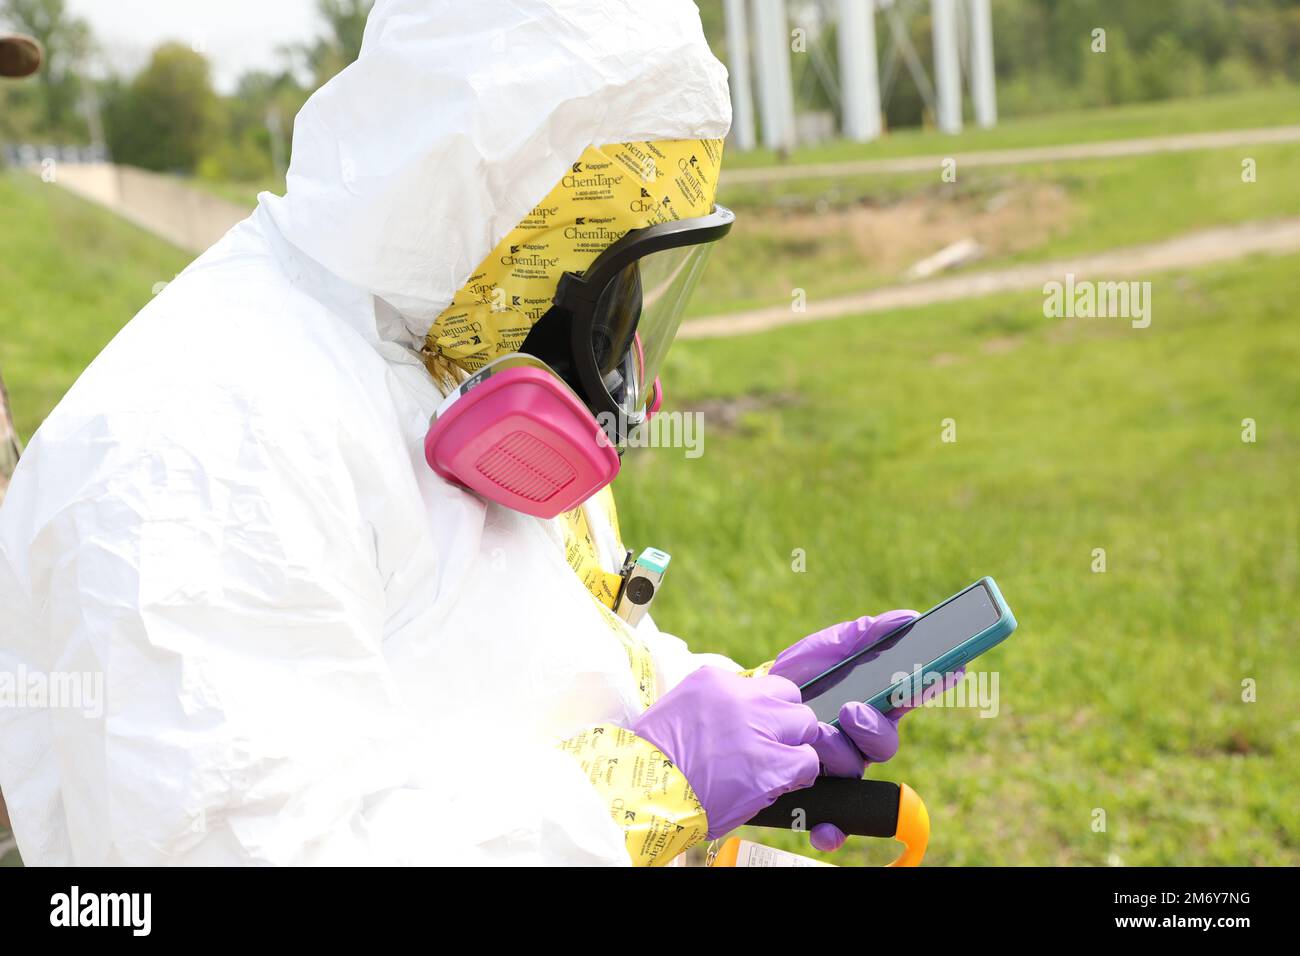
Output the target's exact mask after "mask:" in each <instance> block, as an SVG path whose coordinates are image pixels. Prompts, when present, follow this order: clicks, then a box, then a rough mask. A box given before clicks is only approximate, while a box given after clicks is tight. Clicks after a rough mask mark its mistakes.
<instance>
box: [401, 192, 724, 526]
mask: <svg viewBox="0 0 1300 956" xmlns="http://www.w3.org/2000/svg"><path fill="white" fill-rule="evenodd" d="M734 220H735V216H734V215H733V214H732V212H731V211H730V210H729V209H726V208H724V207H722V206H718V205H714V206H713V208H712V211H710V212H709V213H708V214H707V215H703V216H696V217H692V218H686V219H678V220H674V221H669V222H662V223H657V224H655V225H651V226H647V227H644V228H640V229H633V230H631V231H629V232H627V233H626V234H624V235H623V236H622V238H620V239H618V240H617V241H615V242H614V243H613V244H612V245H610V246H609V247H608V248H606V249H605V250H604V251H603V252H602V253H600V254H599V255H598V256H597V257H596V259H595V260H594V261H593V262H592V263H591V265H590V266H588V267H587V268H586V269H584V270H582V271H581V272H576V271H571V272H565V273H563V275H562V276H561V277H560V280H559V283H558V285H557V286H556V289H555V294H554V298H553V299H552V301H551V304H550V307H549V308H548V309H547V310H546V311H545V313H544V314H543V315H542V316H541V318H540V319H539V320H538V321H537V322H536V323H535V324H534V325H533V326H532V328H531V329H530V330H529V331H528V334H527V336H526V337H525V338H524V340H523V343H522V345H520V346H519V349H518V351H516V352H512V353H509V354H505V355H502V356H500V357H498V358H495V359H493V360H491V361H489V362H487V363H486V364H485V365H483V366H482V367H481V368H479V369H477V370H476V371H474V372H473V373H472V374H471V375H470V376H469V377H468V378H467V379H465V380H464V381H463V382H461V383H460V384H459V386H458V387H456V388H455V389H454V390H453V391H451V393H450V394H448V395H447V397H446V399H445V400H444V401H443V402H442V404H441V405H440V406H439V408H438V410H437V411H436V412H435V413H434V417H433V421H432V423H431V425H430V427H429V431H428V433H427V435H426V436H425V442H424V454H425V459H426V460H427V461H428V463H429V466H430V467H431V468H432V469H433V470H434V471H435V472H437V473H438V474H439V475H441V476H442V477H443V478H445V479H447V480H448V481H452V482H455V483H457V484H460V485H463V486H464V487H466V488H469V489H470V490H472V491H474V492H476V493H477V494H479V495H481V496H483V497H484V498H486V499H488V500H490V501H496V502H499V503H500V504H503V505H505V506H507V507H509V508H513V509H515V510H517V511H521V512H524V513H525V514H530V515H535V516H537V517H541V518H553V517H555V516H556V515H559V514H561V513H563V512H565V511H568V510H571V509H573V508H576V507H577V506H578V505H580V504H581V503H582V502H583V501H585V500H587V499H588V498H589V497H591V496H592V495H593V494H595V493H596V492H597V491H599V490H600V489H601V488H603V487H604V486H605V485H607V484H609V483H610V482H611V481H612V480H613V479H614V477H615V476H616V475H617V474H618V471H619V462H620V449H621V448H622V447H623V446H624V445H625V443H626V442H627V439H628V437H629V435H630V434H631V433H632V432H633V431H634V430H635V429H637V428H639V427H641V426H642V425H644V424H645V423H646V422H647V421H649V419H650V418H651V417H652V416H653V415H654V414H655V412H656V411H658V409H659V407H660V405H661V404H662V402H663V391H662V388H661V386H660V384H659V378H658V373H659V368H660V365H661V364H662V362H663V359H664V356H665V355H666V354H667V352H668V348H669V346H670V345H671V344H672V341H673V338H674V337H675V336H676V334H677V329H678V326H679V325H680V324H681V319H682V313H683V311H684V310H685V307H686V304H687V302H688V301H689V300H690V296H691V293H692V291H693V290H694V288H695V284H696V283H697V282H698V281H699V278H700V275H701V273H702V272H703V271H704V266H705V263H706V262H707V261H708V257H709V252H710V250H711V249H712V247H713V243H715V242H717V241H718V240H719V239H721V238H722V237H723V236H725V235H726V234H727V233H728V232H729V231H730V230H731V225H732V223H733V222H734Z"/></svg>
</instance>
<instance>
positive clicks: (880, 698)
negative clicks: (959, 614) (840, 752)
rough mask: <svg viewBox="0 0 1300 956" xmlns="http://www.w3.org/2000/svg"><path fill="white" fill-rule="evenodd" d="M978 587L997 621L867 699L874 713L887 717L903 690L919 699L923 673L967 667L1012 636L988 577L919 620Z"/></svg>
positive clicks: (1009, 618) (1007, 611) (1010, 617)
mask: <svg viewBox="0 0 1300 956" xmlns="http://www.w3.org/2000/svg"><path fill="white" fill-rule="evenodd" d="M981 587H982V588H985V589H986V590H987V592H988V596H989V600H990V601H991V602H992V604H993V609H994V610H995V611H996V612H997V614H998V619H997V621H995V622H994V623H993V624H990V625H989V626H988V627H986V628H984V630H982V631H980V632H979V633H978V634H975V635H974V636H972V637H968V638H967V639H966V640H964V641H962V642H961V643H960V644H958V645H957V646H956V647H954V648H952V649H951V650H950V651H948V652H947V653H945V654H943V655H942V656H940V657H938V658H937V659H935V660H933V661H931V662H930V663H928V664H926V665H925V666H924V667H919V668H917V669H916V670H914V671H912V673H911V674H909V675H907V676H906V677H904V678H902V679H901V680H898V681H895V682H894V683H893V684H890V685H889V686H888V687H886V688H885V689H884V690H882V691H881V692H880V693H878V694H876V695H875V696H874V697H872V698H871V699H870V700H868V701H867V703H868V704H870V705H871V706H872V707H874V708H876V710H878V711H880V712H881V713H882V714H887V713H889V712H890V711H892V710H893V709H894V708H893V707H892V706H891V705H890V703H889V702H890V700H891V699H894V695H895V694H897V693H898V692H899V691H901V690H903V689H906V690H907V699H909V700H914V699H917V698H918V697H919V696H920V694H921V691H922V690H923V689H924V680H925V675H926V674H947V673H948V672H950V671H955V670H956V669H957V668H959V667H963V666H965V665H966V664H969V663H970V662H971V661H973V660H974V659H975V658H977V657H979V656H980V655H981V654H983V653H984V652H985V651H987V650H989V649H990V648H992V647H995V646H997V645H998V644H1001V643H1002V642H1003V641H1005V640H1006V639H1007V638H1008V637H1010V636H1011V632H1012V631H1014V630H1015V629H1016V616H1015V615H1014V614H1012V613H1011V608H1010V607H1008V606H1007V602H1006V599H1005V598H1003V597H1002V592H1001V591H1000V590H998V585H997V582H996V581H994V580H993V579H992V578H990V577H983V578H980V579H979V580H978V581H976V582H975V583H974V584H972V585H970V586H969V587H965V588H962V589H961V590H960V591H958V592H957V593H956V594H954V595H953V596H952V597H950V598H948V599H947V600H945V601H940V602H939V603H938V604H936V605H935V606H934V607H932V608H930V610H929V611H926V612H925V614H922V615H921V617H925V616H926V614H929V613H931V612H932V611H936V610H938V609H939V608H941V607H943V606H944V605H945V604H950V603H952V602H953V601H956V600H957V599H958V598H960V597H962V596H963V595H965V594H967V593H969V592H970V591H973V590H975V589H976V588H981ZM916 620H920V618H917V619H916ZM912 623H914V622H909V623H907V624H904V625H902V627H898V628H895V629H894V630H892V631H890V632H889V633H888V634H886V635H885V636H884V637H882V638H880V640H879V641H876V642H875V643H873V644H872V645H871V647H866V648H863V649H862V650H861V651H859V652H858V653H857V654H854V655H853V656H852V657H850V658H847V659H846V660H843V661H840V663H838V664H836V665H835V666H834V667H831V668H828V669H827V670H825V671H823V672H822V673H820V674H818V675H817V676H816V677H814V678H813V679H812V680H810V681H807V682H806V683H804V684H801V685H800V686H799V689H800V690H801V691H803V690H806V689H807V688H809V687H811V686H812V685H813V684H816V683H817V682H818V681H819V680H821V679H822V678H823V677H826V676H828V675H830V674H833V673H834V672H835V671H837V670H839V669H840V668H842V667H851V666H853V662H854V661H855V660H857V658H858V657H860V656H861V655H862V654H866V653H868V652H870V650H871V648H872V647H875V646H876V645H877V644H880V643H881V642H883V641H887V640H889V638H890V637H892V636H893V635H894V634H897V633H898V632H899V631H901V630H902V629H903V628H905V627H911V626H912ZM805 699H806V698H805ZM845 703H848V701H845ZM838 725H839V718H836V719H835V720H833V721H831V726H832V727H834V726H838Z"/></svg>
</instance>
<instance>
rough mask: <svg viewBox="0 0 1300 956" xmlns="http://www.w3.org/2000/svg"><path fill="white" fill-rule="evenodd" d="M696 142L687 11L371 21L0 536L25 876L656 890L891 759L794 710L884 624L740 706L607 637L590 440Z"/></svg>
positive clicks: (636, 359)
mask: <svg viewBox="0 0 1300 956" xmlns="http://www.w3.org/2000/svg"><path fill="white" fill-rule="evenodd" d="M729 121H730V108H729V102H728V91H727V84H726V73H725V70H724V69H723V67H722V66H721V64H719V63H718V62H717V61H716V60H715V59H714V57H713V56H712V55H711V54H710V52H709V48H708V46H707V45H706V43H705V40H704V37H703V34H702V31H701V27H700V22H699V18H698V13H697V12H696V10H695V8H694V6H693V5H692V4H691V3H689V2H687V0H657V2H655V3H643V2H635V0H604V2H602V3H600V4H591V3H589V2H585V0H477V2H475V3H463V2H452V0H442V2H439V0H379V2H378V3H377V4H376V6H375V9H374V12H373V13H372V15H371V18H370V22H369V24H368V27H367V30H366V34H365V42H364V46H363V49H362V52H361V56H360V59H359V60H358V62H356V63H355V64H353V65H352V66H350V67H349V68H347V69H346V70H344V71H343V72H342V73H341V74H340V75H339V76H337V77H336V78H335V79H334V80H332V81H331V82H329V83H328V84H326V85H325V86H324V87H323V88H322V89H321V90H319V91H318V92H317V93H316V94H315V95H314V96H313V97H312V98H311V100H310V101H309V102H308V103H307V105H306V106H305V107H304V109H303V110H302V112H301V114H300V115H299V117H298V119H297V122H296V126H295V131H294V143H293V161H292V168H291V170H290V174H289V177H288V189H287V191H286V195H285V196H284V197H275V196H271V195H269V194H263V195H262V197H261V199H260V203H259V206H258V208H257V210H256V211H255V212H254V213H253V215H252V216H250V217H249V218H248V219H247V220H246V221H245V222H243V223H241V224H240V225H238V226H236V227H235V228H234V229H232V230H231V232H230V233H229V234H228V235H227V236H226V237H225V238H224V239H222V240H221V241H220V242H218V243H217V244H216V245H215V246H214V247H213V248H211V249H210V250H209V251H208V252H207V253H205V254H204V255H203V256H201V257H200V258H199V259H198V260H197V261H195V262H194V263H193V264H192V265H191V266H190V267H189V268H188V269H186V270H185V272H184V273H183V274H182V275H181V276H179V277H178V278H177V279H176V280H175V281H173V282H172V283H171V284H170V285H169V286H168V287H167V288H166V290H165V291H164V292H162V293H161V294H160V295H158V296H157V297H156V299H155V300H154V301H153V302H152V303H151V304H150V305H149V306H148V307H146V308H145V309H144V310H143V311H141V313H140V314H139V315H138V316H136V318H135V319H134V320H132V321H131V322H130V323H129V324H128V325H127V326H126V327H125V328H124V329H123V330H122V332H121V333H120V334H119V335H118V336H117V337H116V338H115V339H114V340H113V342H112V343H111V344H110V345H109V346H108V347H107V348H106V349H105V350H104V352H103V353H102V354H101V355H100V356H99V357H98V358H97V359H96V360H95V361H94V362H93V363H92V364H91V366H90V367H89V368H88V369H87V370H86V371H85V373H84V374H83V375H82V376H81V378H80V379H79V380H78V381H77V383H76V384H75V385H74V387H73V388H72V389H71V390H70V391H69V393H68V394H67V396H66V397H65V398H64V399H63V401H62V402H61V403H60V404H59V405H58V407H57V408H56V409H55V411H54V412H53V413H52V414H51V415H50V416H49V418H48V419H47V420H46V421H45V422H44V424H43V425H42V427H41V428H40V429H39V431H38V432H37V434H36V435H35V436H34V438H33V440H32V441H31V443H30V446H29V448H28V449H27V452H26V454H25V455H24V457H23V459H22V461H21V463H20V464H19V467H18V470H17V472H16V474H15V477H14V479H13V483H12V486H11V488H10V491H9V494H8V498H7V499H6V501H5V502H4V505H3V508H2V509H0V675H2V676H3V679H4V680H5V681H6V682H7V685H8V691H9V694H10V696H11V698H12V700H11V701H10V703H11V704H12V706H5V707H0V789H2V790H3V793H4V796H5V798H6V800H7V802H8V807H9V812H10V815H11V817H12V820H13V827H14V833H15V837H16V839H17V842H18V846H19V849H20V851H21V853H22V855H23V857H24V859H25V861H26V862H28V863H29V864H175V863H185V864H232V863H235V864H237V863H262V864H266V863H270V864H309V863H310V864H317V863H319V864H345V863H366V864H372V863H547V864H628V863H636V864H663V863H666V862H668V861H670V860H672V859H674V858H675V857H677V856H678V855H679V854H680V853H681V852H682V850H684V849H685V848H686V847H687V846H689V845H691V844H692V843H694V842H697V841H699V840H702V839H704V838H705V837H706V835H708V836H718V835H720V834H722V833H725V832H727V830H729V829H731V828H732V827H734V826H736V825H738V824H740V823H743V822H744V821H745V820H746V819H748V818H749V816H751V815H752V814H753V813H754V812H756V811H757V810H759V809H761V808H762V807H763V806H766V805H767V804H769V803H770V802H771V801H772V800H774V799H775V798H776V797H777V796H779V795H780V794H781V793H784V792H786V791H789V790H792V789H795V788H799V787H804V786H808V785H810V784H811V783H812V782H813V780H814V778H815V777H816V776H817V774H818V772H819V770H820V771H822V772H827V773H834V774H839V775H855V774H856V775H860V774H861V773H862V771H863V768H864V766H865V765H866V763H867V762H868V761H869V760H883V759H888V757H889V756H890V755H891V754H892V753H893V750H894V749H895V748H896V746H897V733H896V730H895V728H894V724H893V722H891V721H889V720H886V719H885V718H882V717H880V715H879V714H877V713H875V712H874V711H871V712H870V713H864V712H861V711H860V710H859V711H854V712H852V713H846V714H845V715H842V721H841V722H842V725H843V728H844V729H843V730H838V729H832V728H830V727H828V726H827V725H825V724H818V723H817V722H816V720H815V718H814V717H813V716H812V713H811V711H810V710H808V708H806V707H804V706H803V705H802V704H801V703H799V697H798V691H797V689H796V687H795V683H794V682H795V681H797V680H799V679H800V675H801V674H802V673H804V672H806V671H807V670H808V669H809V668H810V667H813V666H815V665H816V666H819V665H817V655H818V654H821V655H823V656H824V655H825V654H826V653H827V651H828V649H829V651H830V652H831V653H832V656H835V655H840V654H844V653H848V652H849V651H850V650H852V648H853V647H856V646H861V645H863V643H864V642H866V641H868V640H871V639H874V638H875V637H878V636H879V634H881V633H883V629H887V628H889V627H891V626H896V625H897V623H898V621H899V620H900V619H901V618H900V615H902V616H903V617H905V612H900V613H899V614H895V615H885V616H883V617H881V618H875V619H872V618H862V619H860V620H858V621H854V622H848V623H847V624H844V625H839V626H837V627H835V628H829V629H827V630H826V631H823V632H820V633H819V634H815V635H812V636H811V637H809V638H806V639H804V640H803V641H801V642H799V643H797V644H796V645H794V646H793V647H792V648H791V649H789V650H787V651H786V652H785V653H783V654H782V656H781V657H779V658H778V659H777V661H776V662H775V663H773V664H769V665H764V666H763V667H761V668H759V669H756V670H754V671H748V672H742V671H741V668H740V666H739V665H737V664H734V663H733V662H731V661H729V660H727V659H725V658H722V657H718V656H710V655H701V654H693V653H692V652H691V651H690V650H688V648H687V646H686V645H685V644H684V643H683V642H682V641H681V640H679V639H677V638H675V637H671V636H669V635H667V634H663V633H660V632H659V631H658V630H657V629H656V628H655V626H654V624H653V621H652V620H650V619H649V618H648V617H647V618H645V619H643V620H642V621H641V622H640V623H639V624H638V625H637V626H636V627H631V626H629V625H627V624H626V623H625V622H623V621H622V620H621V619H620V618H618V617H617V616H616V615H615V614H613V613H612V611H611V609H610V608H611V600H610V597H611V592H612V591H613V590H616V589H617V582H618V576H617V574H618V571H619V570H620V567H621V565H622V564H623V559H624V550H623V547H624V546H623V543H622V542H621V541H620V540H619V534H618V528H617V521H616V518H615V516H614V513H613V508H612V500H611V498H610V495H609V492H608V490H603V489H604V486H605V485H607V484H608V481H609V479H610V478H611V477H612V472H614V471H616V470H617V456H616V455H614V453H613V452H612V451H611V448H610V445H609V444H608V443H604V442H602V441H601V436H606V437H609V436H617V435H621V434H622V432H621V431H620V426H618V425H614V426H611V427H608V428H607V427H606V426H605V425H604V424H598V425H590V423H589V422H588V418H590V419H591V420H592V421H593V422H594V421H597V419H596V418H595V416H596V414H597V413H598V412H611V411H612V412H617V413H618V414H619V415H622V416H624V417H627V418H629V420H631V421H632V422H633V424H635V422H636V421H638V420H642V419H644V417H645V416H647V415H648V414H649V413H650V410H651V407H652V405H653V404H655V403H657V400H658V396H659V395H660V392H659V388H658V384H657V382H652V380H653V372H654V368H655V367H657V362H658V361H659V360H660V359H661V358H662V353H663V351H664V350H665V349H666V347H667V343H668V342H669V341H671V333H672V331H673V330H674V329H675V321H676V319H678V318H680V307H679V306H680V303H679V302H674V301H669V302H668V303H667V305H665V306H664V308H663V309H661V310H660V311H661V314H659V313H657V315H659V317H657V318H652V317H651V311H652V307H653V306H654V305H655V303H656V302H659V304H660V305H663V303H662V302H660V300H663V299H665V298H666V299H669V300H672V299H673V298H674V296H671V295H670V296H665V295H663V294H662V290H663V288H665V287H666V286H664V285H663V284H662V283H659V281H658V280H655V281H653V282H652V281H651V280H650V279H649V278H648V275H649V265H648V262H649V260H648V259H646V260H645V262H644V263H642V259H641V254H642V253H643V252H645V251H646V249H650V250H651V251H652V252H653V251H659V250H662V249H667V250H668V251H670V252H671V251H673V250H685V251H688V252H694V251H696V250H697V249H698V248H700V247H702V246H706V245H707V244H708V242H710V241H713V240H714V239H716V238H717V237H718V236H719V235H720V234H722V233H725V229H726V227H727V226H728V225H729V214H727V213H726V212H725V210H722V209H721V207H717V206H716V204H715V203H714V201H713V200H714V193H715V190H716V183H717V171H718V168H719V164H720V159H721V152H722V144H721V140H722V138H723V137H724V136H725V134H726V132H727V128H728V125H729ZM610 144H613V145H610ZM625 235H626V236H629V237H631V238H629V239H628V240H627V243H624V244H621V245H620V244H618V243H619V240H620V237H623V236H625ZM633 240H636V241H633ZM628 243H630V245H629V244H628ZM602 253H605V254H607V255H606V256H605V258H603V259H602V258H601V256H602ZM674 261H675V262H676V263H677V265H676V266H674V267H673V268H674V269H676V270H677V271H676V272H672V271H670V272H669V273H668V274H667V275H668V279H667V280H665V281H667V282H668V283H669V284H670V285H671V284H672V283H675V282H677V280H678V279H681V278H682V276H683V275H684V273H683V272H682V271H681V270H683V269H687V270H693V271H690V273H689V275H686V279H689V280H690V281H694V280H695V279H696V278H698V266H697V265H695V264H690V265H683V264H682V263H684V262H691V263H693V262H694V260H691V259H690V258H689V257H679V258H678V259H677V260H674ZM606 266H608V267H609V269H610V270H611V271H610V273H609V274H610V275H612V276H614V278H613V279H610V280H609V282H608V284H607V285H602V288H601V289H597V290H595V292H596V293H600V295H599V296H598V297H597V296H595V294H594V293H593V294H592V295H589V296H587V297H586V298H584V297H583V291H584V290H583V289H582V288H581V282H580V281H579V280H580V279H581V278H590V277H591V276H592V275H594V274H596V273H597V272H600V271H601V270H603V269H605V268H606ZM573 275H577V276H578V277H579V279H571V278H564V277H566V276H569V277H572V276H573ZM566 283H567V284H566ZM686 285H689V282H687V283H686ZM673 288H676V286H673ZM566 290H567V291H566ZM562 292H563V293H564V294H565V295H568V294H570V293H572V295H573V296H575V298H573V300H572V302H571V303H570V305H569V306H567V307H566V308H567V309H568V311H565V309H561V308H559V303H560V302H561V299H562V295H561V293H562ZM552 298H554V302H552ZM678 298H680V297H678ZM565 301H568V300H565ZM611 303H613V304H611ZM557 310H558V311H557ZM643 313H644V314H643ZM548 316H549V318H547V317H548ZM51 321H57V316H51ZM575 323H585V324H584V325H582V328H583V329H585V330H587V331H586V332H584V333H583V334H584V335H589V336H590V337H591V338H592V339H593V340H594V339H599V340H600V345H599V346H595V345H592V346H590V347H588V348H587V349H586V351H585V352H584V351H583V345H582V343H581V342H580V343H578V345H577V346H573V344H572V342H571V340H570V339H571V337H570V336H569V335H568V332H567V329H569V328H570V327H573V328H577V327H578V325H577V324H575ZM638 323H639V324H638ZM656 323H658V324H656ZM602 336H604V337H603V338H602ZM534 340H536V341H534ZM602 349H603V350H604V351H603V352H602V351H601V350H602ZM530 356H531V357H530ZM539 356H549V357H546V358H545V359H544V360H543V358H539ZM597 366H598V367H597ZM593 367H595V368H596V369H597V370H596V373H594V374H595V376H596V377H595V378H593V373H592V372H591V368H593ZM468 376H477V378H475V379H470V381H471V383H472V384H474V385H475V386H476V387H475V388H473V389H466V387H465V384H464V383H465V382H466V380H467V377H468ZM597 393H599V394H597ZM448 396H451V398H452V399H454V401H450V400H449V399H448ZM449 401H450V404H449ZM539 408H544V409H545V410H546V411H545V414H543V413H542V412H539V411H538V409H539ZM548 416H549V417H548ZM583 416H588V418H584V417H583ZM616 417H617V416H616ZM431 422H433V424H434V428H433V430H431V428H430V425H431ZM503 423H505V424H503ZM589 426H590V427H589ZM584 429H585V430H584ZM483 436H486V437H483ZM484 442H487V444H484ZM584 442H586V443H587V444H586V445H584ZM611 455H613V458H612V459H611V457H610V456H611ZM431 466H432V467H431ZM575 489H581V490H582V495H581V497H580V499H579V500H576V501H574V500H569V499H572V498H573V493H574V491H575ZM548 496H549V497H548ZM548 502H549V504H548ZM557 502H558V503H563V505H564V507H563V510H562V512H561V513H558V514H553V513H552V512H553V511H554V508H553V507H552V506H554V505H555V504H556V503H557ZM548 509H549V510H548ZM726 626H727V623H726V622H725V621H719V622H718V628H719V629H721V628H724V627H726ZM699 639H701V640H705V641H707V639H708V635H703V636H699ZM810 652H811V653H812V658H809V656H808V655H809V653H810ZM74 698H75V699H74ZM621 756H626V757H629V758H630V759H626V760H620V759H618V758H619V757H621ZM633 767H635V768H636V770H635V772H633V770H632V769H631V768H633ZM616 808H617V812H616ZM832 829H833V828H832ZM842 840H843V835H842V834H838V833H835V832H827V831H823V832H822V833H821V834H820V835H817V834H815V835H814V842H815V843H818V845H821V846H823V847H826V848H830V847H833V846H835V845H837V844H838V843H839V842H842Z"/></svg>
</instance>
